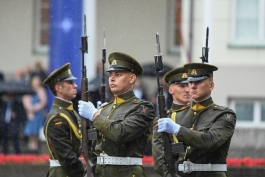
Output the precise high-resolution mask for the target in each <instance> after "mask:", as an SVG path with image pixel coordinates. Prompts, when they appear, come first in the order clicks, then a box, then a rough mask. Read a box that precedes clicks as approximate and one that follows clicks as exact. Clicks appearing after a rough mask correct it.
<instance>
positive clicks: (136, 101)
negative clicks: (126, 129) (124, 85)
mask: <svg viewBox="0 0 265 177" xmlns="http://www.w3.org/2000/svg"><path fill="white" fill-rule="evenodd" d="M143 101H145V100H141V99H139V98H135V99H133V100H132V103H133V104H139V103H141V102H143Z"/></svg>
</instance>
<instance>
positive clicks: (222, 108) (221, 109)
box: [212, 104, 227, 111]
mask: <svg viewBox="0 0 265 177" xmlns="http://www.w3.org/2000/svg"><path fill="white" fill-rule="evenodd" d="M212 107H213V109H216V110H220V111H223V110H226V109H227V107H224V106H219V105H217V104H213V105H212Z"/></svg>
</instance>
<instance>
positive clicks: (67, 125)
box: [44, 98, 84, 177]
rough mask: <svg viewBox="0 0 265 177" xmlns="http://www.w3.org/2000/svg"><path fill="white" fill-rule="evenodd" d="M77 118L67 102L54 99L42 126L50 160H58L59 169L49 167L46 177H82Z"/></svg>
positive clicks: (82, 168) (82, 169)
mask: <svg viewBox="0 0 265 177" xmlns="http://www.w3.org/2000/svg"><path fill="white" fill-rule="evenodd" d="M79 120H80V118H79V116H78V114H77V113H76V112H75V111H74V110H73V105H72V104H71V103H69V102H66V101H63V100H61V99H58V98H55V100H54V103H53V106H52V108H51V110H50V112H49V114H48V116H47V120H46V122H45V126H44V134H45V136H46V143H47V146H48V149H49V152H50V159H54V160H58V163H60V164H61V166H59V167H50V169H49V172H48V174H47V176H48V177H59V176H60V177H66V176H67V177H83V176H84V167H83V163H82V162H81V161H80V160H79V156H80V154H81V150H80V138H81V134H80V129H79Z"/></svg>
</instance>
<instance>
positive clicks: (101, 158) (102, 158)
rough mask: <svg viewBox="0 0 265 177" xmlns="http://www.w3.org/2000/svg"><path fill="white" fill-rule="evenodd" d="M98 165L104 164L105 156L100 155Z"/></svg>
mask: <svg viewBox="0 0 265 177" xmlns="http://www.w3.org/2000/svg"><path fill="white" fill-rule="evenodd" d="M100 165H102V166H105V158H104V157H102V156H100Z"/></svg>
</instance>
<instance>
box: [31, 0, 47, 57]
mask: <svg viewBox="0 0 265 177" xmlns="http://www.w3.org/2000/svg"><path fill="white" fill-rule="evenodd" d="M49 15H50V0H35V1H34V26H33V51H34V53H36V54H47V52H48V48H49Z"/></svg>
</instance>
